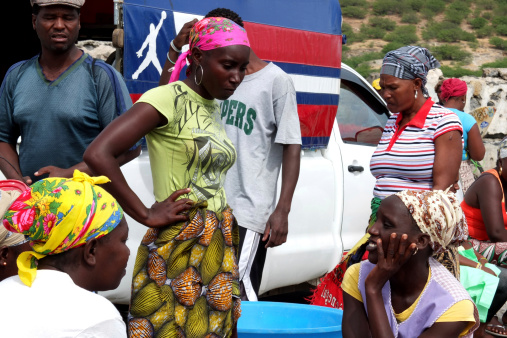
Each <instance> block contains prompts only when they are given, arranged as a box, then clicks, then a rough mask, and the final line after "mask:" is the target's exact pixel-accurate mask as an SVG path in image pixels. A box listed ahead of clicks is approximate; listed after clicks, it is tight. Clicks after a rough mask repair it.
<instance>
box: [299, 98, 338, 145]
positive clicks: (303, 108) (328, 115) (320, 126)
mask: <svg viewBox="0 0 507 338" xmlns="http://www.w3.org/2000/svg"><path fill="white" fill-rule="evenodd" d="M337 111H338V106H314V105H308V104H298V114H299V123H300V124H301V136H302V137H317V136H326V137H329V136H331V131H332V130H333V124H334V119H335V118H336V112H337Z"/></svg>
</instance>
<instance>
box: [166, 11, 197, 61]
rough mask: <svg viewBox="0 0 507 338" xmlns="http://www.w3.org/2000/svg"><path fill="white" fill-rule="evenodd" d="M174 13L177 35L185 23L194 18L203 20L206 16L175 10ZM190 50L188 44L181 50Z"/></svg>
mask: <svg viewBox="0 0 507 338" xmlns="http://www.w3.org/2000/svg"><path fill="white" fill-rule="evenodd" d="M173 15H174V29H175V30H176V35H178V33H179V32H180V30H181V29H182V28H183V25H184V24H186V23H187V22H189V21H192V20H194V19H197V20H201V19H202V18H204V15H197V14H190V13H182V12H173ZM187 50H188V45H185V46H183V47H182V48H181V51H182V52H183V53H184V52H186V51H187Z"/></svg>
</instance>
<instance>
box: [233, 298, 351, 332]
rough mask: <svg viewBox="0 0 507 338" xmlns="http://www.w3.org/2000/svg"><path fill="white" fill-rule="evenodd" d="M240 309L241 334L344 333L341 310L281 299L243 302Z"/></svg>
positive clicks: (239, 325) (239, 328) (239, 330)
mask: <svg viewBox="0 0 507 338" xmlns="http://www.w3.org/2000/svg"><path fill="white" fill-rule="evenodd" d="M241 310H242V314H241V318H240V319H239V321H238V335H239V337H240V338H255V337H260V336H262V337H263V338H264V337H279V338H283V337H294V338H295V337H319V338H321V337H322V338H324V337H342V316H343V311H342V310H338V309H334V308H328V307H323V306H316V305H307V304H293V303H278V302H241Z"/></svg>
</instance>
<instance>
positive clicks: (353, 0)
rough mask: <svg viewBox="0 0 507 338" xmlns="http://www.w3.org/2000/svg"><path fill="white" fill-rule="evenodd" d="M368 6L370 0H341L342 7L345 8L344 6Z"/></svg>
mask: <svg viewBox="0 0 507 338" xmlns="http://www.w3.org/2000/svg"><path fill="white" fill-rule="evenodd" d="M350 6H356V7H364V8H367V7H368V2H367V1H366V0H340V7H341V8H342V9H343V8H344V7H350Z"/></svg>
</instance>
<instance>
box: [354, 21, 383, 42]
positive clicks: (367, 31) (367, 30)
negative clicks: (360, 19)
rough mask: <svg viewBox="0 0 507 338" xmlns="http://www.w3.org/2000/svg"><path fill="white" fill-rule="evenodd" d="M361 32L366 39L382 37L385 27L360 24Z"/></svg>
mask: <svg viewBox="0 0 507 338" xmlns="http://www.w3.org/2000/svg"><path fill="white" fill-rule="evenodd" d="M360 32H361V34H362V35H363V36H365V37H366V38H368V39H382V38H383V37H384V35H386V31H385V29H381V28H377V27H370V26H367V25H365V24H362V25H361V30H360Z"/></svg>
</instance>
